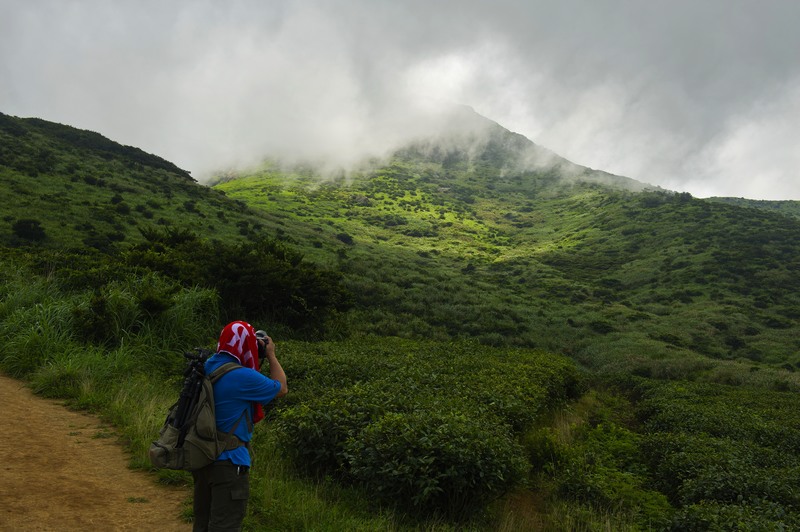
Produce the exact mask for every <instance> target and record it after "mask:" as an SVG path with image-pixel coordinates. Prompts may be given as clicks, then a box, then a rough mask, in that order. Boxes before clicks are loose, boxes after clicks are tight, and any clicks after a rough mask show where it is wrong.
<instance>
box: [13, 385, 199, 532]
mask: <svg viewBox="0 0 800 532" xmlns="http://www.w3.org/2000/svg"><path fill="white" fill-rule="evenodd" d="M0 418H1V419H2V427H3V428H2V430H1V431H0V434H1V435H2V436H0V531H3V532H5V531H28V530H36V531H40V530H46V531H49V530H53V531H55V530H58V531H65V530H69V531H72V530H104V531H105V530H109V531H111V530H142V531H145V530H146V531H154V530H159V531H162V530H163V531H186V530H190V529H191V526H190V525H188V524H186V523H185V522H183V520H181V518H180V513H181V511H182V509H183V508H184V505H185V502H186V501H187V499H188V497H189V495H190V494H189V491H188V490H187V489H185V488H172V487H166V486H161V485H159V484H158V483H157V482H156V480H155V478H154V477H153V476H152V475H148V474H147V473H145V472H142V471H133V470H131V469H129V468H128V455H126V453H125V451H124V449H123V448H122V446H121V445H120V444H119V442H118V440H117V437H116V435H115V433H114V431H113V429H112V427H110V426H109V425H108V424H106V423H103V422H102V421H101V420H100V419H98V418H96V417H94V416H90V415H87V414H83V413H79V412H74V411H71V410H69V409H67V408H65V407H64V406H63V405H62V403H61V402H59V401H52V400H47V399H42V398H40V397H37V396H35V395H34V394H33V393H32V392H31V391H30V389H29V388H28V387H27V386H26V385H25V384H24V383H23V382H20V381H18V380H15V379H11V378H9V377H6V376H4V375H0Z"/></svg>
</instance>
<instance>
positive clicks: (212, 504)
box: [192, 460, 250, 532]
mask: <svg viewBox="0 0 800 532" xmlns="http://www.w3.org/2000/svg"><path fill="white" fill-rule="evenodd" d="M192 476H193V477H194V525H193V527H192V530H194V531H195V532H197V531H208V532H233V531H239V530H241V529H242V521H243V520H244V514H245V512H246V511H247V499H248V498H249V497H250V472H249V468H245V467H240V466H236V465H234V464H232V463H231V462H230V461H229V460H225V461H222V462H214V463H212V464H210V465H207V466H206V467H204V468H202V469H198V470H197V471H193V472H192Z"/></svg>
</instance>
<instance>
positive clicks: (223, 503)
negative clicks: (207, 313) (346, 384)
mask: <svg viewBox="0 0 800 532" xmlns="http://www.w3.org/2000/svg"><path fill="white" fill-rule="evenodd" d="M262 358H266V362H267V363H268V364H269V373H268V375H269V376H265V375H263V374H262V373H261V372H260V370H261V364H262V362H263V361H262V360H261V359H262ZM228 362H235V363H238V364H240V365H241V366H242V368H237V369H235V370H233V371H229V372H227V373H225V374H224V375H223V376H222V377H221V378H220V379H219V380H218V381H217V382H215V383H214V406H215V410H216V412H215V413H216V419H217V428H218V430H220V431H222V432H224V433H227V432H230V431H233V432H232V433H233V435H235V436H236V437H237V438H238V440H239V443H240V445H239V446H238V447H236V448H234V449H231V450H226V451H223V452H222V453H221V454H220V455H219V456H218V457H217V459H216V461H214V462H212V463H211V464H209V465H207V466H205V467H203V468H201V469H198V470H197V471H193V472H192V476H193V477H194V503H193V506H194V524H193V530H194V531H209V532H220V531H232V530H241V527H242V521H243V520H244V516H245V513H246V511H247V501H248V499H249V498H250V466H251V464H252V456H251V454H250V440H251V438H252V436H253V427H254V424H255V423H258V422H259V421H261V420H262V419H263V418H264V409H263V406H262V405H265V404H267V403H269V402H270V401H272V400H273V399H276V398H278V397H283V396H284V395H286V393H287V392H288V391H289V388H288V385H287V383H286V373H284V371H283V368H282V367H281V364H280V362H278V359H277V358H276V356H275V344H274V342H273V341H272V339H271V338H270V337H269V336H267V334H266V333H265V332H264V331H255V330H254V329H253V326H252V325H250V324H249V323H247V322H244V321H234V322H231V323H229V324H228V325H226V326H225V328H224V329H223V330H222V332H221V333H220V336H219V341H218V343H217V350H216V353H214V355H212V356H211V357H209V358H208V360H207V361H206V363H205V371H206V375H210V374H211V372H213V371H214V370H215V369H217V368H219V367H220V366H222V365H223V364H226V363H228Z"/></svg>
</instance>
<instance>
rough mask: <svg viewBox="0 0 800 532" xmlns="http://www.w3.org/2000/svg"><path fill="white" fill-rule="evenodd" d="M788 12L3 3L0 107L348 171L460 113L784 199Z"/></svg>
mask: <svg viewBox="0 0 800 532" xmlns="http://www.w3.org/2000/svg"><path fill="white" fill-rule="evenodd" d="M798 19H800V3H797V2H768V3H758V4H756V3H753V2H749V1H746V0H706V1H705V2H702V3H699V4H698V3H696V2H690V1H689V0H675V1H673V2H669V3H663V4H662V3H643V2H639V1H633V0H597V1H595V2H591V3H587V2H580V1H577V0H564V1H563V2H558V3H555V2H545V1H543V0H532V1H530V2H519V1H516V0H496V1H495V2H491V3H490V2H479V1H475V0H472V1H470V0H465V1H463V2H462V1H459V2H455V0H453V1H451V2H423V1H422V0H398V1H397V2H374V1H368V0H341V1H340V2H336V3H333V2H327V1H325V0H307V1H304V2H292V1H290V0H275V1H270V2H260V1H256V0H231V1H229V2H224V3H223V2H216V1H212V0H192V1H189V0H173V1H170V2H160V1H155V0H136V1H134V0H115V1H114V2H107V1H104V0H29V1H25V2H22V1H18V0H0V111H2V112H4V113H10V114H15V115H18V116H38V117H41V118H45V119H48V120H54V121H57V122H62V123H67V124H70V125H74V126H76V127H81V128H87V129H92V130H95V131H98V132H101V133H103V134H104V135H106V136H108V137H110V138H112V139H114V140H117V141H119V142H122V143H125V144H131V145H136V146H139V147H141V148H143V149H145V150H147V151H150V152H153V153H156V154H158V155H160V156H162V157H165V158H167V159H169V160H171V161H173V162H175V163H176V164H178V165H179V166H182V167H184V168H186V169H188V170H190V171H192V172H193V174H194V175H195V176H202V175H203V174H204V173H205V172H208V171H210V170H213V169H215V168H220V167H226V166H229V165H233V164H240V163H249V162H252V161H254V160H257V159H259V158H260V157H261V156H262V155H264V154H270V153H272V152H281V153H283V154H291V155H292V156H309V155H311V156H320V157H326V158H333V159H335V162H336V163H337V164H347V163H348V162H349V161H354V160H357V159H358V158H359V157H360V156H361V154H363V153H364V152H366V151H382V150H385V149H386V148H387V147H389V146H391V145H392V144H395V143H397V142H400V141H402V140H403V139H406V138H408V137H409V136H413V135H416V134H417V133H418V132H419V130H420V129H424V128H425V127H428V126H429V122H427V120H426V119H424V118H423V116H424V114H425V113H426V112H429V111H430V110H432V109H436V108H437V107H438V106H439V105H440V104H441V103H443V102H446V103H448V104H449V103H460V104H465V105H469V106H471V107H473V108H474V109H475V110H476V111H478V112H479V113H481V114H483V115H485V116H487V117H488V118H490V119H492V120H494V121H496V122H498V123H500V124H502V125H504V126H506V127H508V128H509V129H511V130H512V131H516V132H518V133H522V134H524V135H526V136H528V137H529V138H530V139H531V140H533V141H534V142H537V143H538V144H540V145H543V146H545V147H547V148H549V149H551V150H553V151H555V152H557V153H559V154H561V155H563V156H565V157H567V158H569V159H571V160H573V161H575V162H576V163H579V164H583V165H586V166H591V167H593V168H597V169H602V170H606V171H610V172H614V173H618V174H622V175H626V176H629V177H633V178H635V179H639V180H641V181H645V182H648V183H652V184H656V185H660V186H663V187H666V188H674V189H677V190H687V191H689V192H692V193H693V194H695V195H735V196H749V197H754V198H766V197H769V198H772V199H779V198H794V199H800V179H798V175H797V155H796V154H797V153H798V152H800V150H798V149H797V141H796V139H797V138H798V135H797V133H798V131H797V126H796V125H795V124H799V123H800V112H799V110H798V97H797V93H798V91H799V90H800V89H798V87H800V56H798V55H797V53H796V50H798V49H800V32H797V28H796V20H798ZM776 87H777V88H778V89H776Z"/></svg>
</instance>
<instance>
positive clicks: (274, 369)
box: [259, 336, 289, 397]
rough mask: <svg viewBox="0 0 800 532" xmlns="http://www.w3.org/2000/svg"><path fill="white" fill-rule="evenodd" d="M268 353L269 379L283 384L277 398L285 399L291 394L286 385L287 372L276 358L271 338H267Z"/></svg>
mask: <svg viewBox="0 0 800 532" xmlns="http://www.w3.org/2000/svg"><path fill="white" fill-rule="evenodd" d="M260 341H261V340H259V342H260ZM266 353H267V362H268V363H269V378H270V379H272V380H275V381H278V382H279V383H281V391H279V392H278V395H276V396H275V397H283V396H284V395H286V394H287V393H289V385H288V384H287V383H286V372H284V371H283V367H281V363H280V362H278V358H277V357H276V356H275V342H273V341H272V338H270V337H269V336H268V337H267V345H266Z"/></svg>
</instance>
